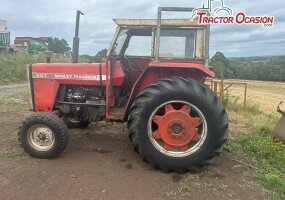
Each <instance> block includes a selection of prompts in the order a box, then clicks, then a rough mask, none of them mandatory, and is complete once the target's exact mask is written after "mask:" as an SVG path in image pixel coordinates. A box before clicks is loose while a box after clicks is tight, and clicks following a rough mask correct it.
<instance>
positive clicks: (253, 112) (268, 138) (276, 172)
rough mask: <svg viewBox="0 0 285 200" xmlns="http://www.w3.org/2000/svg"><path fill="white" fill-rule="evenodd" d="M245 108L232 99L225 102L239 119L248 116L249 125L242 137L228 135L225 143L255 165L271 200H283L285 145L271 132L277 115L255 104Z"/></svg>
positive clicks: (284, 195)
mask: <svg viewBox="0 0 285 200" xmlns="http://www.w3.org/2000/svg"><path fill="white" fill-rule="evenodd" d="M249 108H250V109H248V110H246V111H245V112H243V111H242V109H241V107H240V105H238V104H236V103H235V102H230V101H229V102H228V103H227V109H228V110H229V112H232V111H233V112H239V115H240V117H241V118H244V117H245V116H247V117H248V116H250V117H249V118H248V120H249V121H251V122H252V123H250V124H251V126H253V127H251V128H249V129H248V132H247V133H245V134H243V135H242V136H239V137H236V138H231V140H230V142H229V144H230V145H231V146H233V148H236V149H241V150H242V151H243V152H245V153H246V154H247V155H248V156H249V157H250V159H251V160H252V163H253V164H254V165H255V167H257V168H258V170H257V171H256V173H255V174H254V175H255V177H256V178H257V179H259V180H260V181H261V182H262V183H263V186H264V187H265V188H266V189H267V190H268V191H269V192H270V194H271V197H272V199H278V200H279V199H280V200H281V199H285V167H284V166H285V146H284V144H282V143H281V142H280V141H278V140H277V139H275V138H274V137H273V134H272V133H273V127H274V126H275V125H276V122H277V117H275V116H269V115H266V114H265V113H263V112H262V111H260V110H259V109H258V106H252V107H251V106H250V107H249Z"/></svg>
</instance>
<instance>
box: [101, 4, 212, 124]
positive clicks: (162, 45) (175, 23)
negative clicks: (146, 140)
mask: <svg viewBox="0 0 285 200" xmlns="http://www.w3.org/2000/svg"><path fill="white" fill-rule="evenodd" d="M190 10H191V9H189V8H183V9H182V8H165V7H163V8H159V9H158V19H114V20H113V21H114V22H115V23H116V24H117V29H116V33H115V35H114V37H113V40H112V42H111V44H110V46H109V49H108V52H107V57H106V63H107V65H108V64H109V65H110V71H111V76H112V74H116V72H117V71H122V72H123V74H124V83H123V85H122V87H113V85H112V80H113V79H112V78H111V79H110V82H109V83H110V84H109V85H108V86H107V87H108V88H109V89H110V91H111V90H113V91H117V92H115V93H114V95H116V94H117V96H113V95H112V94H110V98H109V101H108V103H110V105H111V107H113V108H111V109H110V110H108V111H107V115H108V116H110V118H112V119H125V120H126V117H127V115H126V114H127V112H128V109H129V107H130V101H129V100H130V99H131V100H132V99H133V98H134V97H135V96H136V95H137V94H139V92H140V91H141V90H142V89H143V88H144V86H145V85H147V84H149V83H151V82H153V81H154V80H157V79H159V78H163V77H171V76H181V74H183V76H187V77H189V76H190V77H195V79H198V80H199V81H200V82H203V81H204V78H205V75H209V74H210V76H213V73H212V72H211V71H209V70H208V69H207V68H208V63H209V26H208V25H200V24H198V21H197V20H192V19H161V15H162V12H163V11H179V12H181V11H185V12H188V11H190ZM180 66H183V67H185V68H187V66H188V67H191V69H178V68H179V67H180ZM165 67H167V68H168V70H167V71H166V70H163V71H162V70H161V68H165ZM150 71H151V72H150ZM201 71H202V72H204V73H205V75H204V76H203V75H202V73H201ZM148 73H151V75H148ZM143 76H144V78H143V79H142V80H140V78H141V77H143ZM145 76H147V77H145ZM133 86H134V87H133ZM118 94H120V97H119V96H118ZM122 97H125V99H124V98H122ZM129 97H131V98H129ZM112 102H113V103H112Z"/></svg>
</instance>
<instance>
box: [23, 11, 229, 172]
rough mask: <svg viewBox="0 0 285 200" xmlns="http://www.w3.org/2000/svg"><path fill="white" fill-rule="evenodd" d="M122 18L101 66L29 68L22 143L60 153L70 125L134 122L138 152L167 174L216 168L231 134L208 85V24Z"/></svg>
mask: <svg viewBox="0 0 285 200" xmlns="http://www.w3.org/2000/svg"><path fill="white" fill-rule="evenodd" d="M162 11H187V12H188V11H192V8H173V7H159V8H158V18H157V19H156V20H151V19H131V20H129V19H115V20H114V21H115V23H116V24H117V25H118V27H117V29H116V33H115V35H114V38H113V40H112V42H111V44H110V47H109V49H108V52H107V55H106V58H105V59H104V61H103V62H102V63H91V64H83V63H82V64H79V63H72V64H71V63H66V64H56V63H53V64H51V63H39V64H32V65H30V66H29V67H28V80H29V85H30V97H31V99H30V107H31V109H32V110H33V111H34V112H35V113H34V114H32V115H31V116H29V117H28V118H26V119H25V120H24V122H23V123H22V125H21V127H20V130H19V141H20V144H21V146H22V147H23V148H24V150H25V151H26V152H27V153H29V154H30V155H31V156H33V157H37V158H51V157H56V156H58V155H59V154H60V153H61V152H62V151H63V150H64V148H65V147H66V145H67V142H68V129H67V127H69V128H85V127H87V126H88V124H89V123H91V122H98V121H101V120H106V121H116V122H121V123H123V122H127V123H128V129H129V138H130V141H131V142H132V144H133V148H134V150H135V151H136V152H137V153H138V154H140V156H141V157H142V159H143V160H144V161H147V162H149V163H150V164H151V165H152V166H153V167H154V168H156V169H162V170H163V171H165V172H169V171H176V172H186V171H188V170H191V169H196V168H198V167H200V166H203V165H207V164H210V163H211V162H212V161H213V159H214V157H215V156H217V155H218V154H219V153H221V151H222V149H223V145H224V143H225V142H226V140H227V137H228V117H227V114H226V111H225V109H224V106H223V104H222V102H221V101H220V99H219V98H218V97H217V96H216V95H215V94H214V93H213V92H212V91H211V90H210V89H209V88H208V87H207V86H205V85H204V84H203V83H204V81H205V79H206V77H212V78H213V77H215V74H214V73H213V72H212V71H211V70H209V68H208V63H209V26H208V25H200V24H198V23H197V20H190V19H161V13H162Z"/></svg>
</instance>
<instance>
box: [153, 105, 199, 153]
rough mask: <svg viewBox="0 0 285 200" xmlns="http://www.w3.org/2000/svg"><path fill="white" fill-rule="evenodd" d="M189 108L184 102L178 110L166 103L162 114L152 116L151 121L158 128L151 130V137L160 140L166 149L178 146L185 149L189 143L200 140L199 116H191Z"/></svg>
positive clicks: (182, 149)
mask: <svg viewBox="0 0 285 200" xmlns="http://www.w3.org/2000/svg"><path fill="white" fill-rule="evenodd" d="M190 109H191V108H190V106H189V105H186V104H184V105H183V106H182V107H181V108H180V109H179V110H176V109H174V108H173V106H172V105H171V104H167V105H165V114H164V115H162V116H160V115H155V116H154V117H153V122H154V123H156V124H157V125H158V129H157V130H156V131H154V132H153V137H154V138H155V139H157V140H159V139H160V140H162V141H163V143H164V144H163V146H164V148H165V149H166V150H171V149H172V148H173V147H178V148H180V150H181V151H186V150H188V149H189V144H190V143H192V142H197V141H199V140H200V135H199V134H198V132H197V127H198V126H199V125H200V124H201V122H202V120H201V118H200V117H191V116H190Z"/></svg>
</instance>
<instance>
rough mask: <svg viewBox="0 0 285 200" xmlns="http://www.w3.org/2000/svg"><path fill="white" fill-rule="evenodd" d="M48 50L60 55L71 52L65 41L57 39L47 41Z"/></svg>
mask: <svg viewBox="0 0 285 200" xmlns="http://www.w3.org/2000/svg"><path fill="white" fill-rule="evenodd" d="M48 49H49V50H50V51H52V52H54V53H62V54H63V53H65V52H67V51H70V50H71V48H70V47H69V45H68V43H67V41H66V40H65V39H59V38H50V39H49V40H48Z"/></svg>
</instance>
